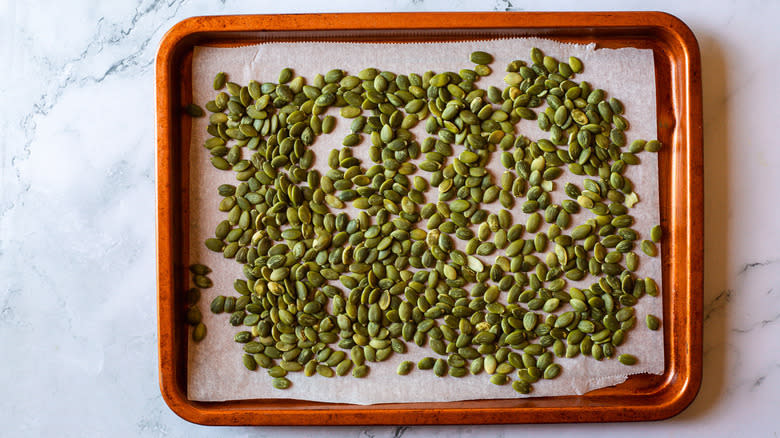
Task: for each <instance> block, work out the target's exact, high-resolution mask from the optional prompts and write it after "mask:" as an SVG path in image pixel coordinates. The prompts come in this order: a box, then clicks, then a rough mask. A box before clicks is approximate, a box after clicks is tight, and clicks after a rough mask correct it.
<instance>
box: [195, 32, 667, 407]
mask: <svg viewBox="0 0 780 438" xmlns="http://www.w3.org/2000/svg"><path fill="white" fill-rule="evenodd" d="M531 47H539V48H540V49H542V51H544V53H545V54H547V55H551V56H554V57H556V58H557V59H560V60H567V59H568V57H569V56H577V57H578V58H580V59H581V60H582V61H583V63H584V65H585V70H584V72H582V73H581V74H579V75H577V77H576V78H575V80H576V81H583V80H586V81H589V82H590V83H591V85H592V86H593V88H602V89H604V90H606V91H607V93H608V96H612V97H616V98H618V99H620V100H621V101H622V102H623V103H624V105H625V114H624V116H625V117H626V118H627V119H628V120H629V122H630V123H631V126H630V129H629V130H628V131H627V138H628V143H629V144H630V143H631V141H633V140H634V139H638V138H643V139H654V138H656V136H657V133H656V105H655V103H656V99H655V70H654V63H653V53H652V51H651V50H638V49H630V48H627V49H617V50H612V49H596V47H595V46H594V45H588V46H581V45H571V44H561V43H558V42H554V41H549V40H543V39H535V38H529V39H504V40H491V41H465V42H453V43H440V42H437V43H422V44H417V43H410V44H373V43H371V44H369V43H319V42H306V43H268V44H261V45H256V46H248V47H239V48H210V47H197V48H196V49H195V53H194V56H193V61H192V62H193V71H192V75H193V90H192V95H193V102H196V103H198V104H199V105H201V106H203V105H204V104H205V103H206V102H207V101H209V100H211V99H213V98H214V95H215V91H214V90H213V88H212V81H213V78H214V75H215V74H216V73H217V72H219V71H225V72H227V73H228V74H229V79H230V80H231V81H234V82H236V83H239V84H247V83H248V82H249V80H251V79H254V80H257V81H259V82H261V83H262V82H266V81H268V82H276V80H277V78H278V75H279V71H280V70H281V69H282V68H285V67H290V68H292V69H294V71H295V74H296V75H298V76H303V77H304V78H306V79H309V80H311V79H312V78H313V77H314V76H315V75H316V74H318V73H322V74H324V73H326V72H327V71H328V70H331V69H333V68H341V69H348V70H349V71H348V72H349V73H351V74H356V73H357V72H359V71H360V70H362V69H363V68H366V67H375V68H377V69H380V70H389V71H392V72H394V73H398V74H401V73H403V74H409V73H418V74H420V75H422V74H423V73H424V72H425V71H427V70H432V71H435V72H443V71H456V72H457V71H459V70H460V69H462V68H473V64H472V63H471V62H470V61H469V54H470V53H471V52H472V51H474V50H483V51H487V52H489V53H491V54H493V56H494V57H495V61H494V62H493V64H491V67H492V68H493V74H492V75H491V76H489V77H485V78H481V79H480V80H479V81H478V82H477V86H478V87H480V88H483V89H487V88H488V87H489V86H490V85H494V86H497V87H499V88H504V86H505V84H504V83H503V77H504V75H505V74H506V73H505V71H504V70H505V67H506V65H507V64H508V63H509V62H510V61H512V60H515V59H522V60H526V61H528V59H529V52H530V49H531ZM542 109H543V108H542ZM329 114H334V115H336V117H337V119H338V123H337V127H336V129H335V131H334V132H333V133H332V134H330V135H323V136H320V137H318V138H317V140H316V141H315V143H314V145H312V146H311V147H312V149H313V150H314V152H315V154H316V156H317V159H316V161H315V164H314V167H315V168H317V169H319V170H320V172H322V173H324V172H325V171H326V170H327V158H326V157H327V155H328V152H329V151H330V150H331V149H332V148H341V147H342V146H341V141H342V139H343V138H344V136H345V135H346V134H347V133H348V130H349V124H350V121H349V120H346V119H341V118H339V117H338V114H337V111H335V110H334V109H331V111H330V112H329ZM207 124H208V118H207V117H205V118H199V119H194V120H193V124H192V137H191V139H192V140H191V145H190V163H189V169H190V185H189V202H190V211H191V223H190V224H189V227H190V228H189V237H190V246H189V257H190V262H191V263H194V262H200V263H205V264H206V265H208V266H210V267H211V268H212V269H213V270H214V272H213V273H212V274H210V278H211V279H212V280H214V283H215V287H213V288H211V289H207V290H203V291H202V292H203V296H202V298H201V301H200V304H199V305H200V306H201V310H202V311H203V315H204V322H205V324H206V325H207V327H208V335H207V336H206V338H205V340H203V341H202V342H200V343H198V344H196V343H193V342H192V341H190V345H189V348H188V356H189V363H188V370H187V380H188V382H187V388H188V397H189V398H190V399H191V400H201V401H219V400H237V399H253V398H294V399H304V400H314V401H325V402H343V403H356V404H372V403H391V402H426V401H455V400H468V399H495V398H517V397H524V396H522V395H519V394H517V393H516V392H515V391H514V390H512V388H511V386H510V385H505V386H496V385H493V384H490V383H489V382H488V379H489V377H490V376H488V375H487V374H485V373H484V372H483V373H482V374H481V375H477V376H472V375H468V376H466V377H463V378H460V379H456V378H453V377H446V378H438V377H436V376H435V375H434V374H433V372H431V371H420V370H416V369H415V370H414V371H413V372H412V373H411V374H410V375H408V376H405V377H400V376H398V375H397V374H396V368H397V366H398V364H399V363H400V362H401V361H404V360H411V361H417V360H419V359H420V358H422V357H424V356H428V355H431V356H436V354H435V353H433V352H432V351H430V349H428V348H420V347H417V346H416V345H415V344H414V343H411V342H410V343H407V345H408V347H409V352H408V353H407V354H394V355H393V356H392V358H391V359H389V360H387V361H385V362H381V363H372V364H370V366H371V372H370V374H369V376H368V377H367V378H365V379H356V378H353V377H351V375H347V376H345V377H334V378H324V377H321V376H318V375H315V376H313V377H306V376H304V375H303V373H290V374H289V375H288V376H287V377H288V378H289V379H290V380H291V381H292V382H293V385H292V387H291V388H289V389H288V390H285V391H280V390H276V389H274V388H273V387H272V386H271V378H270V377H269V376H268V375H267V373H266V371H265V370H263V369H261V368H260V369H258V371H256V372H251V371H248V370H247V369H246V368H245V367H244V365H243V364H242V360H241V356H242V355H243V351H242V345H241V344H237V343H235V342H234V341H233V335H234V334H235V333H236V332H237V331H239V330H241V329H242V328H241V327H232V326H230V324H229V323H228V317H229V315H226V314H222V315H213V314H211V312H209V310H208V304H209V303H210V302H211V300H212V299H213V298H214V297H215V296H217V295H220V294H222V295H237V294H236V293H235V292H234V290H233V287H232V284H233V281H234V280H235V279H237V278H243V275H242V267H241V265H240V264H238V263H236V262H235V261H234V260H226V259H224V258H223V257H222V255H221V254H217V253H213V252H211V251H209V250H208V249H206V248H205V247H204V246H203V244H202V242H203V241H204V240H205V239H206V238H208V237H212V236H213V233H214V228H215V227H216V225H217V224H218V223H219V222H220V221H222V220H223V219H224V213H221V212H219V211H218V210H217V205H218V204H219V201H220V199H221V198H220V197H219V195H218V194H217V192H216V188H217V186H218V185H220V184H223V183H230V184H236V181H235V179H234V176H233V173H232V172H223V171H219V170H217V169H215V168H213V167H212V166H211V164H210V163H209V153H208V150H206V149H205V148H204V147H203V143H204V141H205V140H206V139H207V137H208V134H207V133H206V126H207ZM423 127H424V123H420V124H418V126H417V127H416V128H415V129H413V130H412V132H414V133H415V134H416V136H417V140H418V141H420V142H422V140H423V139H424V138H425V136H426V134H425V132H424V128H423ZM517 129H518V133H519V134H524V135H526V136H528V137H529V138H531V139H533V140H536V139H539V138H548V136H549V134H548V133H544V132H542V131H541V130H539V128H538V127H537V123H536V121H521V122H520V123H519V124H518V125H517ZM369 143H370V140H368V139H364V141H363V143H362V145H361V146H358V147H355V148H353V153H354V155H355V156H356V157H359V158H360V159H361V160H362V162H363V163H364V166H365V167H366V168H368V167H369V166H370V165H371V164H372V163H371V162H370V160H369V159H368V154H367V150H368V145H369ZM461 150H462V146H455V151H456V152H455V153H456V155H457V154H459V153H460V151H461ZM499 156H500V154H499V153H494V154H493V158H492V161H491V163H490V164H489V165H488V168H489V169H490V170H491V171H492V173H493V174H494V176H495V178H496V180H498V177H499V176H500V175H501V173H502V172H503V171H504V170H505V169H504V168H503V166H501V164H500V162H499ZM640 157H641V160H642V164H641V166H630V167H629V169H628V171H627V172H626V175H627V176H628V177H629V178H630V179H631V180H632V181H633V182H634V183H635V187H636V188H635V191H636V192H637V194H638V195H639V198H640V202H639V203H638V204H637V205H636V206H635V207H634V208H633V209H632V210H631V214H632V215H633V216H634V217H635V219H636V223H635V225H634V227H633V228H634V229H635V230H637V231H638V232H639V233H640V234H641V238H649V230H650V228H651V227H652V226H654V225H655V224H658V223H660V218H659V208H658V206H659V204H658V166H657V159H656V155H655V154H649V153H642V154H640ZM418 162H419V161H418ZM582 178H583V177H579V176H576V175H570V174H568V173H567V174H564V176H562V177H560V178H559V179H558V180H556V192H555V193H554V194H553V201H554V202H556V203H560V201H561V200H563V199H565V197H566V195H565V194H564V193H563V187H564V185H565V183H566V182H568V181H573V182H576V183H577V184H578V185H579V186H580V187H582ZM436 195H437V192H436V189H435V188H432V189H431V191H429V192H428V193H427V195H426V196H427V199H428V201H429V202H430V201H434V202H435V200H436ZM521 204H522V200H520V202H517V203H516V205H515V208H514V209H513V211H512V214H513V218H514V221H515V223H525V220H526V217H527V216H526V215H525V214H524V213H523V212H522V211H521V210H520V205H521ZM483 208H486V209H488V210H492V211H498V210H499V209H500V204H499V203H498V202H496V203H494V204H493V205H492V206H489V205H484V204H483ZM346 211H347V213H348V214H350V216H352V217H354V216H355V214H356V211H355V210H353V209H351V206H350V207H348V208H347V210H346ZM589 215H590V213H589V212H584V213H579V214H577V215H574V216H573V217H572V223H573V224H578V223H583V222H584V221H585V219H587V218H588V217H589ZM423 226H424V225H423ZM475 231H476V229H475ZM569 231H570V230H569ZM525 238H528V235H526V236H525ZM455 240H456V242H457V243H459V244H461V249H462V246H463V244H462V243H461V242H459V240H458V239H455ZM635 251H636V252H637V253H638V254H640V255H641V256H642V258H641V263H640V267H639V270H638V272H637V275H638V276H639V277H646V276H650V277H653V278H655V279H656V281H657V283H658V284H659V287H660V285H661V281H660V280H661V263H660V256H659V257H656V258H654V259H650V258H648V257H645V256H644V254H642V253H641V251H640V250H639V248H638V247H637V248H636V250H635ZM500 254H503V251H501V250H499V251H497V253H496V254H495V255H494V256H492V257H484V258H483V260H485V261H487V262H490V263H492V262H493V260H494V259H495V256H497V255H500ZM592 281H593V279H592V278H590V277H587V278H586V279H585V280H583V281H582V282H569V286H579V287H587V286H588V285H589V284H590V283H592ZM338 286H340V285H338ZM661 300H662V299H661V296H659V297H657V298H653V297H650V296H645V297H644V298H642V299H641V300H640V302H639V304H638V305H637V306H635V309H636V316H637V319H638V322H637V325H636V328H635V329H634V330H633V331H631V332H630V333H629V335H628V336H627V341H626V342H625V343H624V344H623V345H622V346H621V347H619V348H618V353H619V354H620V353H631V354H634V355H635V356H637V357H638V358H639V363H638V364H637V365H635V366H633V367H627V366H624V365H622V364H620V363H619V362H618V361H617V360H604V361H601V362H597V361H596V360H594V359H592V358H591V357H584V356H579V357H577V358H574V359H565V358H563V359H561V358H556V359H555V360H556V362H557V363H559V364H561V366H562V367H563V372H562V373H561V375H560V376H559V377H558V378H557V379H555V380H542V381H539V382H537V383H536V384H534V391H533V393H532V394H530V395H528V396H551V395H571V394H584V393H585V392H588V391H591V390H593V389H597V388H602V387H605V386H610V385H615V384H618V383H620V382H623V381H624V380H625V379H626V377H627V375H630V374H635V373H652V374H661V373H663V370H664V355H663V351H664V348H663V334H662V331H661V330H659V331H657V332H651V331H650V330H648V329H647V328H646V327H645V325H644V319H645V315H647V314H648V313H651V314H654V315H656V316H659V317H660V316H661V315H662V314H663V312H662V301H661Z"/></svg>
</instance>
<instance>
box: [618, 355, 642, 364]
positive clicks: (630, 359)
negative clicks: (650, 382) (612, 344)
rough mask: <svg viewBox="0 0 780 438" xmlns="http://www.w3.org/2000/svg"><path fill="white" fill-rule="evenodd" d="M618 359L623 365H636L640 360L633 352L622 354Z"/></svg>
mask: <svg viewBox="0 0 780 438" xmlns="http://www.w3.org/2000/svg"><path fill="white" fill-rule="evenodd" d="M618 361H619V362H620V363H622V364H623V365H634V364H636V363H637V362H638V360H637V358H636V356H634V355H631V354H621V355H620V356H618Z"/></svg>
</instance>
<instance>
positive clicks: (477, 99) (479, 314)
mask: <svg viewBox="0 0 780 438" xmlns="http://www.w3.org/2000/svg"><path fill="white" fill-rule="evenodd" d="M530 55H531V56H530V61H523V60H516V61H513V62H511V63H510V64H509V65H508V66H507V68H506V71H507V72H506V76H505V78H504V82H505V83H506V86H505V87H504V88H503V89H500V88H498V87H492V86H491V87H489V88H487V90H483V89H480V88H478V87H477V82H478V81H479V79H480V77H482V76H486V75H489V74H491V73H492V69H491V67H490V66H489V65H490V64H491V63H492V62H493V57H492V56H491V55H490V54H489V53H485V52H474V53H473V54H472V55H471V58H470V59H471V61H472V62H473V63H474V64H475V65H474V66H473V67H472V68H464V69H462V70H460V71H459V72H457V73H456V72H440V73H434V72H430V71H429V72H425V73H424V74H422V75H419V74H415V73H411V74H395V73H392V72H389V71H378V70H377V69H374V68H367V69H365V70H362V71H360V72H358V73H357V74H351V73H349V72H347V71H345V70H342V69H334V70H331V71H329V72H327V73H325V74H318V75H317V76H315V77H314V78H313V79H312V80H311V82H310V83H309V82H308V81H307V80H306V79H304V78H303V77H300V76H296V75H295V73H294V72H293V70H291V69H289V68H285V69H283V70H282V71H281V72H280V74H279V77H278V80H277V82H275V83H274V82H263V83H261V82H256V81H250V82H249V83H248V84H247V85H239V84H236V83H234V82H230V81H229V78H228V77H227V75H226V74H225V73H222V72H220V73H219V74H217V75H216V78H215V79H214V90H216V91H217V92H218V93H217V94H216V96H215V98H214V100H211V101H209V102H207V103H206V104H205V108H206V109H207V110H208V112H209V113H210V115H209V124H208V128H207V130H208V133H209V134H210V135H211V137H210V138H209V139H208V140H207V141H206V142H205V147H206V148H208V149H209V151H210V154H211V158H210V159H211V163H212V164H213V165H214V167H216V168H217V169H221V170H224V171H229V172H233V173H234V175H235V179H236V182H235V184H223V185H220V186H219V187H216V191H217V192H218V194H219V195H220V196H221V197H222V200H221V202H220V203H219V205H218V208H219V210H220V211H222V212H224V214H225V216H224V220H223V221H221V222H220V223H219V224H217V225H216V229H215V232H214V237H211V238H209V239H207V240H206V241H205V245H206V247H208V248H209V249H210V250H212V251H216V252H221V253H222V254H223V255H224V257H226V258H229V259H233V260H235V261H236V262H237V263H240V264H241V265H243V275H244V278H239V279H236V280H235V283H234V284H233V287H234V289H235V291H236V292H237V295H235V296H222V295H220V296H217V297H216V298H215V299H214V300H213V302H212V303H211V311H212V312H214V313H224V314H226V315H229V323H230V324H231V325H233V326H235V327H240V329H239V330H240V331H238V332H237V333H236V334H235V341H236V342H237V343H239V344H241V347H242V348H243V351H244V354H243V359H242V360H243V363H244V365H245V366H246V368H248V369H249V370H252V371H257V370H258V369H259V368H263V369H265V370H266V371H267V373H268V375H269V376H270V377H271V378H272V379H273V386H274V387H275V388H278V389H285V388H288V387H290V386H291V382H290V380H288V379H287V378H286V377H285V376H286V375H287V374H288V373H290V372H303V373H304V374H305V375H306V376H312V375H315V374H317V375H320V376H324V377H333V376H345V375H348V374H351V375H352V376H354V377H357V378H362V377H365V376H367V375H368V374H369V371H370V368H369V367H370V366H372V364H376V363H378V362H382V361H386V360H387V359H388V358H390V357H391V356H392V355H394V354H404V353H405V352H406V351H407V343H409V342H413V343H415V344H416V345H418V346H421V347H426V348H428V349H430V352H431V353H430V356H427V357H425V358H423V359H421V360H420V361H419V362H417V363H416V364H415V363H413V362H411V361H404V362H401V363H400V365H399V366H398V370H397V372H398V374H399V375H401V376H403V375H408V374H410V373H413V372H422V371H419V370H432V371H433V374H434V375H436V376H438V377H444V376H450V377H453V378H459V377H463V376H465V375H467V374H480V373H483V372H484V373H486V374H488V375H490V377H489V378H488V379H489V381H490V382H491V383H493V384H496V385H506V384H509V383H510V382H511V386H512V388H514V389H515V390H516V391H517V392H519V393H522V394H527V393H529V392H531V391H532V390H533V386H532V385H533V384H535V383H536V382H537V381H539V380H540V379H554V378H556V377H557V376H559V375H560V374H561V373H563V372H565V371H563V370H562V368H561V366H560V364H558V363H556V362H555V361H556V358H561V357H567V358H572V357H576V356H579V355H585V356H589V357H591V358H592V359H593V360H597V361H602V360H610V359H618V360H619V361H620V362H621V363H623V364H626V365H633V364H634V363H636V362H637V358H636V357H634V356H632V355H631V354H628V353H622V354H619V352H618V350H619V349H620V347H621V345H622V344H623V343H624V342H625V341H626V339H627V337H628V334H629V332H630V331H631V330H632V329H634V328H635V325H636V321H637V317H636V315H635V314H634V308H633V306H634V305H636V304H637V302H638V300H639V299H641V298H643V297H644V296H645V295H650V296H656V295H657V294H658V287H657V284H656V282H655V281H654V280H653V279H652V278H639V277H637V276H636V275H635V273H634V271H636V270H637V268H638V266H639V263H640V260H641V259H642V258H643V257H656V256H657V254H658V249H657V247H656V243H657V242H659V241H660V238H661V230H660V227H655V228H653V230H652V231H650V230H641V231H643V232H647V233H649V234H650V235H651V237H652V239H651V240H642V241H641V243H640V231H638V230H635V229H633V228H632V226H633V225H634V219H633V217H632V216H631V214H630V211H631V208H632V207H633V206H634V205H635V204H636V203H637V202H639V198H638V196H637V194H636V193H635V192H634V185H633V183H632V181H631V180H630V179H629V178H628V177H627V176H626V174H625V172H626V169H627V168H628V167H629V166H632V165H638V164H640V153H643V152H644V151H647V152H657V151H658V150H659V149H660V146H661V145H660V143H659V142H658V141H657V140H651V141H644V140H635V141H633V142H631V143H630V144H629V143H628V142H627V138H626V130H628V128H629V122H628V120H626V119H625V118H624V117H623V104H622V103H621V102H620V101H619V100H617V99H615V98H612V97H608V96H607V93H606V92H605V91H604V90H601V89H598V88H593V87H592V86H591V85H590V84H589V83H588V82H584V81H583V82H576V81H575V80H574V78H575V76H576V74H577V73H579V72H581V71H582V70H583V68H584V66H583V64H582V62H581V61H580V60H579V59H577V58H574V57H571V58H569V60H568V62H563V61H559V60H556V59H554V58H553V57H550V56H545V55H544V54H543V53H542V52H541V51H540V50H539V49H533V50H532V51H531V54H530ZM333 107H335V108H337V109H338V112H339V115H340V117H339V118H336V117H334V116H332V115H326V112H327V111H328V109H330V108H333ZM186 110H187V112H188V113H189V114H191V115H193V116H199V115H201V114H202V111H200V108H197V109H195V108H192V107H187V109H186ZM533 121H535V123H537V124H538V126H539V128H541V129H542V130H543V131H545V132H546V133H549V136H548V137H547V138H540V139H537V140H531V139H529V138H527V137H526V136H524V135H522V134H520V133H518V130H517V128H518V126H519V127H522V123H534V122H533ZM336 123H349V126H350V132H349V134H348V135H346V136H345V137H344V138H343V139H341V140H342V141H341V144H342V146H343V147H340V148H334V149H333V150H331V151H330V154H329V155H328V156H327V157H317V158H318V159H326V160H327V164H328V166H329V169H328V170H327V172H325V173H324V174H321V173H320V172H318V171H317V170H315V169H313V168H312V164H313V162H314V160H315V156H314V152H313V151H312V149H311V146H312V144H314V142H315V141H317V139H318V137H319V136H321V135H323V134H329V133H331V132H332V131H333V129H334V127H335V124H336ZM419 123H422V124H424V128H425V132H426V133H427V134H428V136H426V138H424V139H422V141H418V139H417V138H415V135H413V134H412V132H411V131H410V130H411V129H412V128H413V127H415V126H416V125H418V124H419ZM355 148H368V156H369V157H370V160H371V161H372V163H364V162H362V161H361V160H360V159H358V158H356V157H355V156H354V154H353V150H354V149H355ZM493 154H499V155H500V162H501V163H502V165H503V166H504V167H505V168H506V171H505V172H504V173H503V174H501V175H493V174H491V173H490V172H489V171H488V170H487V169H486V164H487V163H488V162H489V161H490V160H491V156H492V155H493ZM567 171H568V172H570V173H571V174H574V175H577V176H580V177H581V178H580V179H581V184H574V183H566V184H565V186H564V187H562V188H563V191H564V192H565V194H566V195H567V199H564V200H563V201H561V202H560V203H555V202H553V196H552V193H553V192H554V191H555V190H556V188H558V187H557V186H558V184H557V183H556V180H557V179H558V178H559V177H560V176H561V175H562V174H563V173H564V172H567ZM494 203H499V204H500V206H501V209H500V210H499V211H498V213H490V212H489V211H488V210H486V209H485V208H484V207H485V206H486V205H489V204H494ZM347 204H351V206H352V207H354V209H356V210H357V211H358V214H357V215H355V216H354V217H351V216H349V215H348V214H347V213H346V212H345V211H343V210H344V209H345V207H346V206H347ZM516 205H517V206H519V209H520V210H522V211H523V212H524V213H525V214H527V219H526V220H525V221H524V223H515V221H514V218H513V215H512V209H513V208H515V206H516ZM584 210H588V211H589V212H590V215H587V216H588V219H587V220H585V221H584V222H582V223H578V224H577V223H572V217H573V216H574V215H577V214H578V213H580V212H581V211H583V212H584ZM458 248H465V249H464V250H461V249H458ZM637 249H641V252H638V251H637ZM643 254H644V255H643ZM488 256H491V257H494V262H493V263H489V262H488V261H487V260H486V258H485V257H488ZM193 272H194V273H195V274H198V272H196V271H193ZM590 280H592V282H591V283H590V285H589V287H587V288H577V287H574V286H572V285H570V284H569V282H570V281H571V282H580V281H590ZM646 324H647V326H648V327H649V328H650V329H653V330H656V329H658V328H659V325H660V320H659V319H658V318H657V317H655V316H652V315H651V316H648V317H647V319H646ZM488 379H486V380H488Z"/></svg>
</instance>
